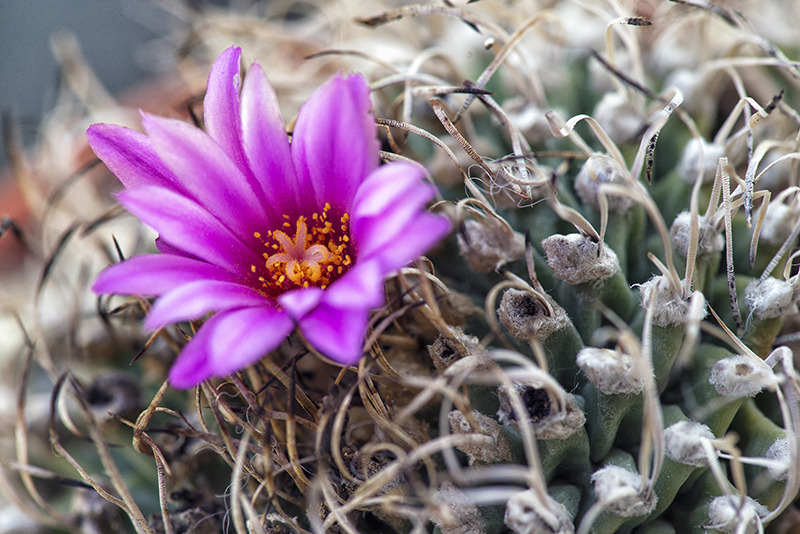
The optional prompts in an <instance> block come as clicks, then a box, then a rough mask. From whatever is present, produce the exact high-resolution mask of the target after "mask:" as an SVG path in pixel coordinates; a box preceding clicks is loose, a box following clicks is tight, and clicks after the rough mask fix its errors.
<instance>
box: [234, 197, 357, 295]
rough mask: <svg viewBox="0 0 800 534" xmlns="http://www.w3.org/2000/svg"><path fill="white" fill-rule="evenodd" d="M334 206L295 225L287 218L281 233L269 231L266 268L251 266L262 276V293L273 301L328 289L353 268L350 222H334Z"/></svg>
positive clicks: (340, 219)
mask: <svg viewBox="0 0 800 534" xmlns="http://www.w3.org/2000/svg"><path fill="white" fill-rule="evenodd" d="M330 212H331V205H330V204H328V203H326V204H325V206H324V208H323V209H322V212H321V213H314V214H312V215H311V217H305V216H302V215H301V216H300V217H298V218H297V219H296V220H295V221H294V224H292V221H291V219H290V217H289V216H288V215H284V216H283V217H284V219H285V221H284V222H283V225H282V226H281V228H280V229H276V230H270V231H268V232H267V233H266V235H265V236H262V234H260V233H259V232H256V233H255V234H254V237H256V238H257V239H262V241H263V243H264V246H265V247H266V248H267V252H265V253H263V254H262V256H263V257H264V260H265V261H264V264H263V267H262V266H259V267H261V268H259V267H257V266H256V265H251V267H250V270H251V271H252V272H253V273H254V274H258V275H260V276H259V277H258V281H259V282H260V284H261V289H262V290H263V291H264V292H265V293H266V294H268V295H269V296H272V297H277V296H278V295H279V294H281V293H284V292H286V291H290V290H292V289H298V288H304V287H319V288H321V289H325V288H326V287H328V286H329V285H330V284H331V283H332V282H334V281H335V280H336V279H337V278H339V277H340V276H341V275H342V274H344V272H346V271H347V269H348V268H349V267H350V265H352V263H353V258H352V256H351V254H352V251H351V250H350V249H351V247H350V233H349V222H350V216H349V214H347V213H345V214H344V215H342V216H341V217H338V220H335V221H334V220H331V213H330Z"/></svg>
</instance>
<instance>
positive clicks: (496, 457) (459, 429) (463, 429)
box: [447, 410, 511, 466]
mask: <svg viewBox="0 0 800 534" xmlns="http://www.w3.org/2000/svg"><path fill="white" fill-rule="evenodd" d="M472 416H473V417H474V420H475V421H477V422H478V425H479V428H472V425H471V424H470V422H469V420H468V419H467V418H466V417H465V416H464V414H462V413H461V412H460V411H458V410H453V411H452V412H450V413H449V414H447V420H448V421H449V423H450V432H452V433H453V434H473V433H477V434H483V435H484V436H489V437H490V438H492V443H491V444H490V445H484V444H482V443H475V444H468V443H465V444H462V445H458V446H457V448H458V449H459V450H461V451H462V452H463V453H464V454H466V455H467V456H468V457H469V465H470V466H472V465H476V464H477V465H481V464H496V463H500V462H510V461H511V447H510V445H509V443H508V439H506V437H505V436H504V435H503V432H502V431H501V430H500V425H499V424H497V421H495V420H494V419H492V418H491V417H489V416H487V415H483V414H482V413H480V412H478V411H475V410H473V412H472Z"/></svg>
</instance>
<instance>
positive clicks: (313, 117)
mask: <svg viewBox="0 0 800 534" xmlns="http://www.w3.org/2000/svg"><path fill="white" fill-rule="evenodd" d="M370 107H371V104H370V98H369V86H368V85H367V82H366V81H365V80H364V78H362V77H361V76H358V75H353V76H349V77H346V78H345V77H343V76H341V75H339V76H336V77H334V78H333V79H332V80H331V81H329V82H328V83H327V84H325V85H324V86H323V87H321V88H320V89H318V90H317V91H315V92H314V94H313V95H312V96H311V98H309V99H308V101H307V102H306V103H305V104H304V105H303V107H302V108H300V113H299V114H298V116H297V124H296V125H295V128H294V135H293V137H292V156H293V159H294V163H295V169H296V171H297V177H298V186H299V187H300V190H301V191H314V194H315V199H316V205H317V206H323V205H324V204H325V203H326V202H330V203H331V204H332V205H334V206H342V207H348V206H350V204H351V203H352V200H353V197H354V195H355V193H356V189H357V188H358V186H359V185H360V184H361V182H362V180H364V178H365V177H366V176H367V175H369V173H371V172H372V171H373V170H374V169H375V168H377V166H378V163H379V157H378V152H379V148H380V145H379V143H378V138H377V127H376V126H375V118H374V117H373V116H372V113H371V112H370Z"/></svg>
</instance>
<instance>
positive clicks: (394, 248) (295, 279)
mask: <svg viewBox="0 0 800 534" xmlns="http://www.w3.org/2000/svg"><path fill="white" fill-rule="evenodd" d="M240 56H241V49H240V48H236V47H231V48H229V49H228V50H226V51H225V52H223V53H222V55H221V56H220V57H219V58H218V59H217V60H216V62H215V63H214V65H213V67H212V68H211V74H210V76H209V79H208V92H207V94H206V98H205V102H204V113H205V127H206V131H203V130H200V129H198V128H196V127H194V126H192V125H190V124H187V123H185V122H181V121H177V120H173V119H167V118H163V117H157V116H153V115H148V114H143V115H142V117H143V118H142V124H143V126H144V130H145V132H146V133H147V135H143V134H140V133H138V132H136V131H133V130H129V129H127V128H123V127H120V126H116V125H111V124H95V125H92V126H91V127H90V128H89V130H88V132H87V137H88V139H89V144H90V145H91V147H92V149H93V150H94V152H95V153H96V154H97V156H98V157H99V158H100V159H101V160H103V162H105V164H106V165H107V166H108V168H109V169H111V171H112V172H114V174H116V175H117V177H118V178H119V180H120V181H121V182H122V184H123V185H124V186H125V190H124V191H122V192H121V193H119V195H118V198H119V202H120V204H122V205H123V206H124V207H125V208H126V209H127V210H128V211H130V212H131V213H132V214H134V215H135V216H136V217H137V218H139V219H140V220H141V221H143V222H144V223H146V224H148V225H149V226H151V227H153V228H154V229H155V230H156V231H157V232H158V234H159V238H158V240H157V241H156V244H157V246H158V249H159V250H160V251H161V254H148V255H143V256H137V257H134V258H131V259H129V260H126V261H124V262H122V263H120V264H117V265H113V266H111V267H109V268H107V269H106V270H104V271H103V272H102V273H100V275H99V276H98V278H97V281H96V282H95V284H94V286H93V290H94V291H95V292H97V293H102V294H122V295H142V296H152V297H158V299H157V300H156V301H155V304H154V305H153V307H152V309H151V310H150V313H149V314H148V316H147V318H146V320H145V326H146V327H147V328H149V329H157V328H160V327H163V326H165V325H169V324H171V323H176V322H180V321H186V320H193V319H198V318H201V317H204V316H205V315H206V314H208V313H209V312H216V313H214V315H213V316H211V318H210V319H208V320H207V321H206V322H205V323H204V324H203V326H202V327H201V328H200V329H199V330H198V332H197V334H196V335H195V336H194V338H192V340H191V341H190V342H189V343H188V344H187V345H186V346H185V347H184V349H183V351H182V352H181V354H180V356H179V357H178V359H177V360H176V362H175V364H174V365H173V367H172V369H171V371H170V375H169V379H170V382H171V384H172V385H173V386H174V387H178V388H187V387H191V386H194V385H196V384H197V383H199V382H201V381H202V380H205V379H207V378H210V377H212V376H216V377H222V376H226V375H229V374H231V373H234V372H236V371H239V370H241V369H243V368H244V367H246V366H247V365H249V364H251V363H254V362H255V361H257V360H258V359H260V358H262V357H263V356H264V355H266V354H267V353H269V352H270V351H272V350H273V349H275V348H276V347H278V345H280V344H281V342H282V341H283V340H284V339H285V338H286V337H287V336H288V335H289V334H291V333H292V332H293V331H294V329H295V328H298V329H299V330H300V331H301V332H302V334H303V336H304V337H305V338H306V340H308V342H309V343H311V344H312V345H313V346H314V347H315V348H316V349H317V350H319V351H320V352H321V353H323V354H325V355H326V356H328V357H329V358H331V359H332V360H335V361H337V362H339V363H342V364H345V365H349V364H353V363H355V362H356V361H358V359H359V358H360V357H361V354H362V350H363V349H362V345H363V343H364V337H365V330H366V325H367V321H368V318H369V312H370V310H371V309H373V308H375V307H378V306H380V305H381V304H383V302H384V293H383V285H384V279H385V278H386V277H387V276H388V275H390V274H391V273H393V272H394V271H396V270H397V269H398V268H400V267H402V266H404V265H406V264H408V263H409V262H410V261H412V260H413V259H415V258H416V257H417V256H419V255H420V254H423V253H424V252H426V251H427V250H428V249H429V248H430V247H431V246H433V245H434V244H435V243H436V242H438V241H439V240H440V239H442V237H443V236H444V235H446V233H447V232H448V230H449V223H448V221H447V220H446V219H445V218H444V217H441V216H436V215H433V214H430V213H428V212H427V211H426V210H425V204H426V203H427V202H428V201H429V200H430V199H431V198H432V197H433V195H434V190H433V188H432V187H431V186H430V185H428V184H426V183H424V182H423V181H422V176H421V174H422V173H421V171H420V169H418V168H417V167H415V166H413V165H410V164H404V163H390V164H387V165H379V164H380V161H379V153H378V151H379V143H378V139H377V128H376V126H375V121H374V117H373V115H372V114H371V112H370V98H369V88H368V86H367V84H366V82H365V81H364V79H363V78H361V77H360V76H357V75H351V76H341V75H340V76H336V77H334V78H333V79H332V80H330V81H329V82H328V83H327V84H326V85H325V86H323V87H322V88H320V89H318V90H317V91H316V92H315V93H314V94H313V95H312V96H311V98H309V100H308V101H307V102H306V103H305V104H304V105H303V107H302V108H301V109H300V113H299V115H298V117H297V122H296V125H295V128H294V133H293V136H292V141H291V144H290V143H289V138H288V136H287V134H286V130H285V126H284V122H283V119H282V118H281V115H280V110H279V108H278V103H277V100H276V97H275V92H274V90H273V89H272V86H271V85H270V84H269V82H268V81H267V77H266V75H265V74H264V71H263V70H262V68H261V67H260V66H259V64H258V63H253V65H252V67H251V68H250V70H249V72H248V73H247V76H246V77H245V79H244V82H243V83H242V87H241V94H240V91H239V60H240Z"/></svg>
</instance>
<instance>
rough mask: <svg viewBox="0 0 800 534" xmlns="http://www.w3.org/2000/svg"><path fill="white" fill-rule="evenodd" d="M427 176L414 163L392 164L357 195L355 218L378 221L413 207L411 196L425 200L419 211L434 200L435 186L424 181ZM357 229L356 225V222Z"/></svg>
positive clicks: (382, 167)
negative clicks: (386, 213) (379, 217)
mask: <svg viewBox="0 0 800 534" xmlns="http://www.w3.org/2000/svg"><path fill="white" fill-rule="evenodd" d="M423 176H424V172H423V171H422V169H420V168H419V167H418V166H417V165H412V164H410V163H401V162H395V163H388V164H386V165H383V166H381V167H380V168H378V169H377V170H376V171H375V172H373V173H372V174H370V175H369V176H368V177H367V178H366V179H365V180H364V182H363V183H362V184H361V186H360V187H359V188H358V191H357V192H356V196H355V198H354V200H353V212H352V217H353V218H354V219H355V218H358V217H374V216H376V215H382V214H383V212H384V211H386V210H387V209H389V208H390V207H392V206H395V205H397V204H409V202H407V201H406V198H408V196H409V195H414V196H415V197H421V198H424V200H422V201H421V202H419V201H418V202H417V204H418V205H416V206H415V207H416V209H419V207H420V205H421V204H424V203H425V202H427V201H428V200H430V199H431V198H433V196H434V194H435V192H434V189H433V187H432V186H430V185H429V184H427V183H425V182H423V181H422V177H423ZM352 224H353V225H356V222H355V221H353V223H352Z"/></svg>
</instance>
